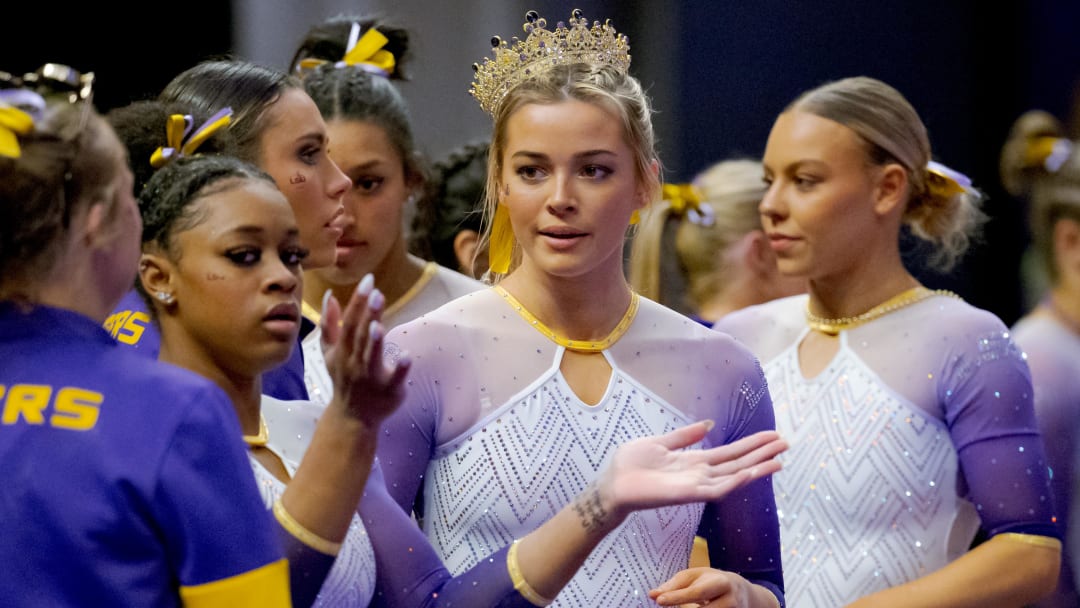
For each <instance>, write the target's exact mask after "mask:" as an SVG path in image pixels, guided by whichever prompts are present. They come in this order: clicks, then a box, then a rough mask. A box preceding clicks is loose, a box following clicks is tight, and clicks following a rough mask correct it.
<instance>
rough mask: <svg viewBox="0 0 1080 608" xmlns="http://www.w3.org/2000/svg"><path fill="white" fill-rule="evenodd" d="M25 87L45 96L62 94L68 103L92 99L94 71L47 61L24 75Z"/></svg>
mask: <svg viewBox="0 0 1080 608" xmlns="http://www.w3.org/2000/svg"><path fill="white" fill-rule="evenodd" d="M22 83H23V86H24V87H27V88H30V89H34V90H36V91H37V92H38V93H41V94H42V95H43V96H49V95H60V96H63V98H64V99H65V100H66V101H67V102H68V103H75V102H78V101H90V98H91V96H92V95H93V92H94V73H93V72H87V73H85V74H84V73H82V72H80V71H78V70H76V69H75V68H73V67H71V66H67V65H63V64H60V63H46V64H45V65H43V66H41V67H40V68H38V69H37V70H35V71H34V72H31V73H29V74H26V75H25V76H23V77H22Z"/></svg>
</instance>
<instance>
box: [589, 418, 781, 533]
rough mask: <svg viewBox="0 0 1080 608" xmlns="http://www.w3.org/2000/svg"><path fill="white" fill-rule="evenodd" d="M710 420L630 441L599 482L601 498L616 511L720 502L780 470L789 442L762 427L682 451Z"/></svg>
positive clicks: (698, 437) (701, 435) (697, 438)
mask: <svg viewBox="0 0 1080 608" xmlns="http://www.w3.org/2000/svg"><path fill="white" fill-rule="evenodd" d="M712 424H713V423H712V422H711V421H703V422H697V423H695V424H691V425H687V426H684V427H682V428H678V429H675V430H674V431H671V432H670V433H667V434H665V435H657V436H651V437H642V438H640V439H635V440H633V441H629V442H627V443H625V444H623V445H622V446H620V447H619V449H618V450H617V451H616V452H615V456H614V458H613V459H612V462H611V464H610V465H609V466H608V468H607V469H606V470H605V471H604V473H603V474H602V475H601V477H600V479H599V480H598V481H599V483H598V484H597V490H598V491H599V492H600V498H601V499H603V498H606V499H607V500H606V501H604V502H605V503H607V504H609V505H610V507H611V508H612V509H613V510H614V511H615V513H616V514H617V515H622V514H627V513H629V512H631V511H636V510H639V509H650V508H655V507H661V506H665V505H674V504H684V503H690V502H703V501H714V500H719V499H721V498H723V497H725V496H727V495H728V494H730V493H731V492H733V491H734V490H736V489H738V488H740V487H742V486H743V485H745V484H747V483H749V482H750V481H752V480H754V479H758V478H760V477H764V476H766V475H771V474H773V473H775V472H777V471H779V470H780V462H779V461H778V460H776V456H777V455H778V454H780V453H781V452H783V451H784V450H786V449H787V447H788V446H787V442H785V441H784V440H783V439H781V438H780V435H779V434H778V433H776V431H761V432H759V433H755V434H753V435H751V436H749V437H744V438H742V439H740V440H738V441H736V442H734V443H730V444H727V445H722V446H718V447H715V448H711V449H708V450H697V449H692V450H684V449H682V448H685V447H687V446H690V445H693V444H694V443H696V442H698V441H700V440H701V439H703V438H704V437H705V434H706V433H708V432H709V429H711V428H712Z"/></svg>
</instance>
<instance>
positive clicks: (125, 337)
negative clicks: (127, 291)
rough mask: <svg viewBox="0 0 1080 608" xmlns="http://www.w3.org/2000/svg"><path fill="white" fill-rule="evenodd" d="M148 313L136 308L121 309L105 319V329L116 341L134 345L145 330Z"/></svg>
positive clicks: (147, 322)
mask: <svg viewBox="0 0 1080 608" xmlns="http://www.w3.org/2000/svg"><path fill="white" fill-rule="evenodd" d="M149 323H150V315H148V314H146V313H145V312H142V311H138V310H122V311H120V312H118V313H115V314H112V315H110V316H109V318H108V319H105V330H106V331H108V332H109V333H110V334H112V337H114V338H116V340H117V341H118V342H122V343H124V344H131V345H135V344H137V343H138V342H139V340H140V339H141V338H142V336H143V332H144V331H146V326H147V324H149Z"/></svg>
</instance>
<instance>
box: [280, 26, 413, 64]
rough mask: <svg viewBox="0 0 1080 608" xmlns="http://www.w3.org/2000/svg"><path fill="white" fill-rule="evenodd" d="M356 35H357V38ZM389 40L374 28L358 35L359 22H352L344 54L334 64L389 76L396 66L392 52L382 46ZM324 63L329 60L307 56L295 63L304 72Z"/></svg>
mask: <svg viewBox="0 0 1080 608" xmlns="http://www.w3.org/2000/svg"><path fill="white" fill-rule="evenodd" d="M357 36H359V40H357ZM389 41H390V39H389V38H387V37H386V36H384V35H383V33H382V32H380V31H379V30H377V29H375V28H371V29H369V30H368V31H366V32H364V35H363V36H360V24H359V23H353V26H352V31H351V32H350V33H349V42H348V44H347V46H346V48H347V50H346V51H345V56H344V57H342V59H341V61H338V62H337V63H335V64H334V65H335V66H337V67H339V68H340V67H345V66H352V67H358V68H360V69H362V70H365V71H368V72H373V73H376V74H379V75H381V76H385V77H389V76H390V74H393V73H394V67H395V66H397V60H395V59H394V54H393V53H391V52H390V51H387V50H384V49H383V48H382V47H384V46H386V43H387V42H389ZM324 63H330V62H329V61H327V60H325V59H318V58H315V57H308V58H307V59H301V60H300V63H298V64H296V70H297V71H298V72H300V73H305V72H309V71H311V70H314V69H315V68H317V67H319V66H320V65H323V64H324Z"/></svg>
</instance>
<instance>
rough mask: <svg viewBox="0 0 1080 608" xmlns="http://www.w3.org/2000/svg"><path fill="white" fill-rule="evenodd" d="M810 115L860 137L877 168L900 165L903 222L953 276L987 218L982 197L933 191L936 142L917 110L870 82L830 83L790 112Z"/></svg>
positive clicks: (933, 260) (934, 260) (887, 88)
mask: <svg viewBox="0 0 1080 608" xmlns="http://www.w3.org/2000/svg"><path fill="white" fill-rule="evenodd" d="M793 110H798V111H801V112H808V113H810V114H814V115H816V116H820V117H822V118H827V119H829V120H831V121H833V122H837V123H840V124H842V125H844V126H845V127H847V128H849V129H851V130H852V131H854V132H855V133H856V134H857V135H859V137H860V138H861V139H862V140H863V141H864V142H865V143H866V148H867V155H868V157H869V160H870V162H871V164H873V165H877V166H881V165H885V164H888V163H898V164H899V165H900V166H902V167H903V168H904V169H905V171H907V175H908V188H909V195H908V203H907V207H906V209H905V211H904V216H903V222H904V224H905V225H907V226H908V227H909V228H910V230H911V232H912V234H914V235H915V236H917V237H919V238H920V239H922V240H924V241H928V242H929V243H931V244H932V245H933V246H934V249H935V251H934V254H933V255H932V256H931V258H930V260H929V262H930V265H931V266H933V267H935V268H937V269H938V270H941V271H946V270H949V269H950V268H952V267H953V265H954V264H955V263H956V261H957V260H958V259H959V258H960V257H961V256H962V255H963V254H964V252H965V251H967V248H968V246H969V245H970V242H971V239H972V237H973V236H974V235H975V234H976V232H977V231H978V228H979V226H980V224H981V223H982V222H983V221H984V219H985V216H984V215H983V213H982V212H981V211H980V210H979V203H980V199H981V196H980V195H979V194H978V193H976V192H973V191H971V190H966V191H964V192H961V193H959V194H955V195H951V196H940V195H936V194H935V192H934V191H933V190H932V189H930V188H928V187H927V183H928V177H927V174H928V171H927V164H928V163H929V162H930V161H931V160H932V157H931V150H930V138H929V136H928V135H927V132H926V126H925V125H924V124H923V122H922V119H920V118H919V114H918V113H917V112H916V111H915V108H913V107H912V106H911V104H910V103H908V101H907V99H905V98H904V96H903V95H901V94H900V92H899V91H897V90H896V89H894V88H893V87H891V86H889V85H887V84H885V83H884V82H881V81H880V80H876V79H873V78H868V77H865V76H859V77H854V78H845V79H843V80H837V81H834V82H830V83H826V84H824V85H822V86H820V87H818V88H816V89H812V90H810V91H807V92H806V93H803V94H802V95H801V96H800V97H799V98H798V99H796V100H795V101H794V102H792V103H791V105H789V106H788V107H787V108H786V109H785V112H787V111H793Z"/></svg>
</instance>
